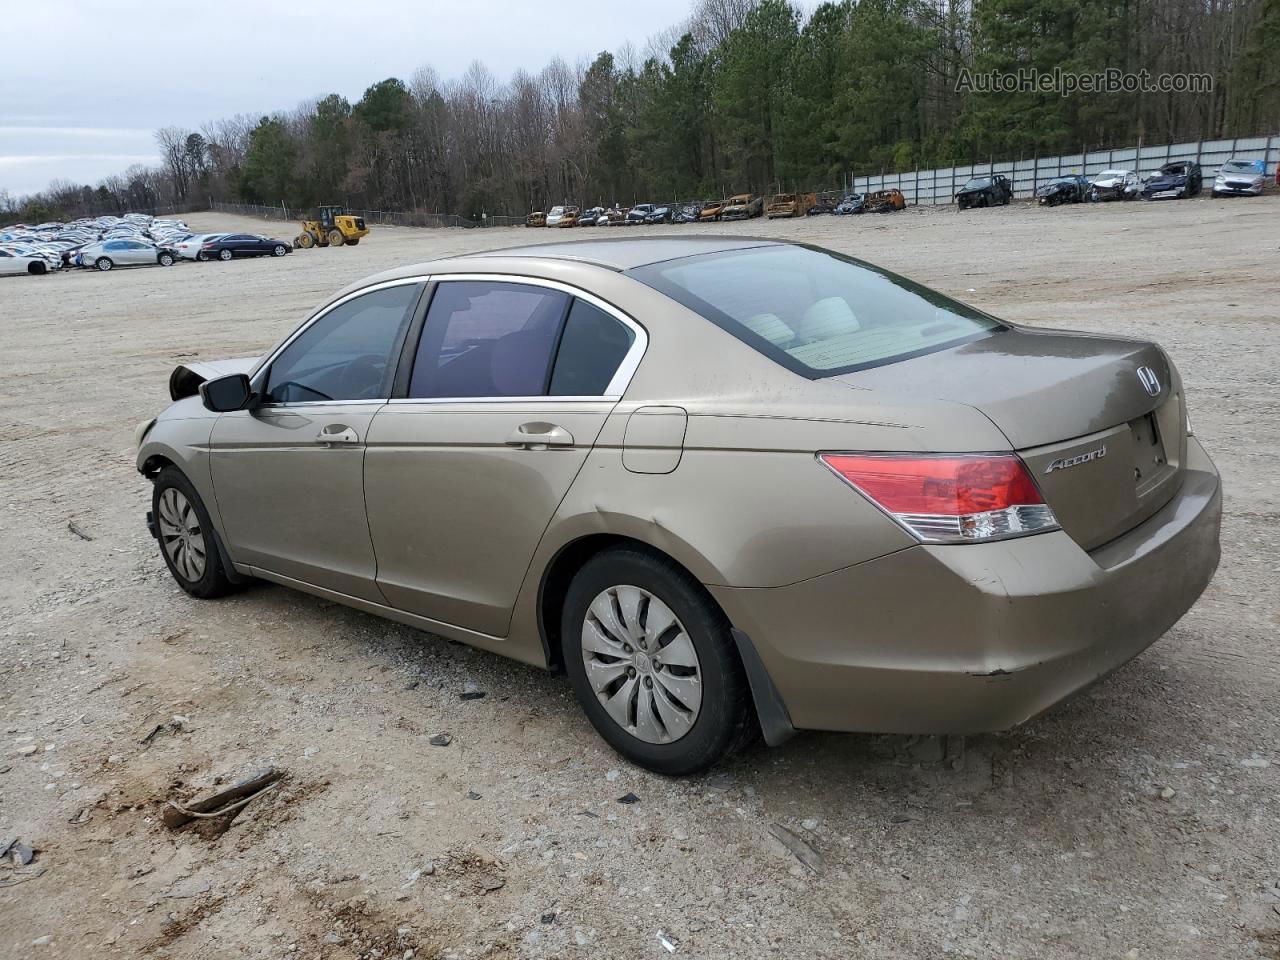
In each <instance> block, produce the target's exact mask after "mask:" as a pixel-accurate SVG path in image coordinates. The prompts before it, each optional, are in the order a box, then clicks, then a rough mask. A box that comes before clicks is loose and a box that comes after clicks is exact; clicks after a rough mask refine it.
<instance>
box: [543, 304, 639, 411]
mask: <svg viewBox="0 0 1280 960" xmlns="http://www.w3.org/2000/svg"><path fill="white" fill-rule="evenodd" d="M635 339H636V335H635V334H634V333H632V331H631V330H630V328H628V327H625V326H623V325H622V324H621V323H619V322H618V321H617V320H615V319H614V318H613V317H611V316H609V314H607V313H605V312H604V311H603V310H601V309H599V308H597V307H593V306H592V305H591V304H589V303H587V302H586V301H584V300H574V302H573V307H572V308H571V309H570V310H569V317H568V319H567V320H566V321H565V325H564V333H563V334H562V335H561V337H560V349H559V351H558V352H557V353H556V365H555V369H554V370H553V371H552V373H551V389H550V390H549V391H548V392H549V393H550V394H551V395H552V396H553V397H599V396H603V395H604V394H605V392H606V391H607V390H608V387H609V382H610V381H611V380H612V379H613V375H614V374H615V373H616V372H617V371H618V367H619V366H621V364H622V360H623V358H624V357H626V355H627V351H629V350H630V349H631V344H632V343H633V342H634V341H635Z"/></svg>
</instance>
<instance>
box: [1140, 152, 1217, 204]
mask: <svg viewBox="0 0 1280 960" xmlns="http://www.w3.org/2000/svg"><path fill="white" fill-rule="evenodd" d="M1203 182H1204V174H1203V173H1201V171H1200V164H1198V163H1194V162H1192V161H1190V160H1179V161H1177V162H1176V163H1166V164H1165V165H1164V166H1163V167H1161V168H1160V171H1159V172H1158V173H1156V174H1154V175H1152V176H1151V177H1150V178H1148V180H1147V182H1146V183H1144V184H1143V185H1142V199H1143V200H1156V199H1159V198H1160V197H1175V198H1177V199H1179V200H1181V199H1183V198H1184V197H1194V196H1195V195H1196V194H1197V193H1199V192H1200V187H1201V184H1202V183H1203Z"/></svg>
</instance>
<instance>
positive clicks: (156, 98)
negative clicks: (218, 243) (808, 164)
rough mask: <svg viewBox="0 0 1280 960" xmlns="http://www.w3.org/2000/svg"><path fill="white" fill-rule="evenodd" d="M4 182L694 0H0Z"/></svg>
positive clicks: (615, 37)
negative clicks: (160, 0)
mask: <svg viewBox="0 0 1280 960" xmlns="http://www.w3.org/2000/svg"><path fill="white" fill-rule="evenodd" d="M0 4H2V5H3V6H4V8H5V11H4V15H3V20H4V32H5V35H6V36H7V37H10V38H13V39H16V40H17V41H18V42H15V43H8V44H5V45H4V49H3V51H0V190H8V191H9V193H11V194H13V195H15V196H20V195H23V194H27V193H31V192H33V191H36V190H42V189H44V188H45V187H46V186H48V184H49V181H50V180H53V179H55V178H59V179H65V180H71V181H74V182H80V183H97V181H98V180H100V179H102V178H103V177H105V176H107V175H109V174H112V173H119V172H121V171H123V170H124V169H125V168H126V167H127V166H129V165H130V164H132V163H154V162H157V160H158V158H157V156H156V149H155V141H154V136H153V135H154V132H155V130H156V128H158V127H164V126H178V127H188V128H192V129H194V128H198V127H199V126H200V125H201V124H203V123H206V122H208V121H210V120H216V119H218V118H219V117H226V116H231V115H234V114H237V113H250V114H255V113H256V114H266V113H271V112H272V111H275V110H287V109H291V108H292V107H294V106H296V105H297V104H298V103H299V102H300V101H302V100H307V99H310V98H313V97H318V96H323V95H324V94H327V93H334V92H336V93H340V94H342V95H344V96H345V97H347V99H349V100H351V101H352V102H354V101H355V100H357V99H359V97H360V95H361V94H362V93H363V92H364V90H365V88H366V87H368V86H369V85H370V84H372V83H375V82H377V81H378V80H383V79H385V78H387V77H400V78H402V79H405V80H408V79H409V77H410V76H412V74H413V72H414V71H415V70H416V69H417V68H418V67H420V66H424V65H427V64H429V65H431V66H433V67H435V69H436V70H437V72H438V73H439V74H440V76H441V77H442V78H444V79H450V78H453V77H457V76H460V75H461V74H462V73H463V71H465V70H466V68H467V65H468V64H469V63H470V62H471V61H472V60H474V59H480V60H483V61H484V62H485V63H486V64H488V66H489V68H490V69H491V70H492V71H493V72H494V73H495V74H496V75H497V76H498V77H499V78H500V79H503V80H505V79H507V78H508V77H509V76H510V75H511V74H512V73H513V72H514V71H515V70H517V69H519V68H521V67H523V68H525V69H528V70H539V69H541V68H542V67H543V66H545V65H546V63H547V61H548V60H550V59H551V58H552V57H553V56H555V55H557V54H558V55H560V56H562V57H564V58H565V59H566V60H567V61H569V62H570V63H571V64H572V63H576V62H577V61H578V60H579V59H584V58H591V57H594V55H595V54H596V53H598V52H599V51H601V50H617V49H618V48H620V47H622V46H623V45H624V44H626V43H627V42H628V41H630V42H631V43H633V44H634V45H635V46H636V47H637V48H639V49H641V50H643V48H644V44H645V40H646V38H647V37H648V36H649V35H650V34H653V33H656V32H658V31H659V30H662V29H664V28H666V27H667V26H669V25H671V24H673V23H675V22H677V21H680V20H683V19H684V18H685V17H686V16H688V13H689V10H690V8H691V6H692V4H691V2H690V0H641V2H636V0H556V2H554V3H545V2H544V3H536V2H529V0H462V2H447V3H442V2H440V0H426V2H423V0H307V2H306V3H301V4H300V3H292V2H275V0H263V2H254V3H249V2H233V3H223V4H211V3H199V2H195V3H192V2H184V3H171V4H157V3H154V2H148V3H142V2H138V0H114V2H112V3H108V4H107V5H106V6H104V5H103V4H102V3H101V2H92V3H90V2H85V0H57V2H45V0H31V2H22V0H0Z"/></svg>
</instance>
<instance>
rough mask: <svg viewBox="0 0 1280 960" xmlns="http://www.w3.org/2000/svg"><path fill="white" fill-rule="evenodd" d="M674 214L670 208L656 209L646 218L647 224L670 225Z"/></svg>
mask: <svg viewBox="0 0 1280 960" xmlns="http://www.w3.org/2000/svg"><path fill="white" fill-rule="evenodd" d="M673 217H674V214H673V213H672V211H671V208H670V207H654V208H653V209H652V210H650V211H649V215H648V216H647V217H645V218H644V222H645V223H670V222H671V221H672V218H673Z"/></svg>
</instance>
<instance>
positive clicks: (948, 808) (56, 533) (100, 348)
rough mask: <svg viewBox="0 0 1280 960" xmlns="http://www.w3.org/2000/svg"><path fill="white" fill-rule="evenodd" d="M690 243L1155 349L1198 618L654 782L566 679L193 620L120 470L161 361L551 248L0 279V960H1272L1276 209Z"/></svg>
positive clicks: (305, 611)
mask: <svg viewBox="0 0 1280 960" xmlns="http://www.w3.org/2000/svg"><path fill="white" fill-rule="evenodd" d="M188 220H189V222H190V223H191V225H192V226H193V227H196V228H207V229H217V228H222V229H233V228H234V229H256V230H265V231H267V232H273V233H275V234H276V235H281V236H286V237H287V236H290V235H291V234H292V233H293V232H294V231H293V230H292V229H291V228H290V227H289V226H288V225H283V224H263V223H257V222H252V221H245V220H240V219H233V218H229V217H225V216H217V215H193V216H190V217H188ZM637 229H644V228H637ZM650 229H672V230H682V231H686V232H691V231H694V230H699V229H703V228H701V227H672V228H650ZM715 229H717V230H719V231H721V232H725V233H736V232H741V233H749V234H769V235H777V236H780V237H786V238H795V239H802V240H807V241H812V242H815V243H819V244H824V245H827V246H830V247H832V248H835V249H837V250H841V251H844V252H848V253H852V254H855V255H858V256H862V257H865V258H867V259H870V260H872V261H874V262H877V263H879V264H882V265H884V266H887V267H889V268H891V269H894V270H897V271H899V272H902V273H905V274H907V275H909V276H911V277H913V278H915V279H918V280H920V281H923V282H925V283H927V284H930V285H932V286H935V287H937V288H940V289H941V290H943V291H945V292H947V293H949V294H953V295H956V296H958V297H960V298H962V299H965V300H968V301H971V302H973V303H975V304H976V305H978V306H981V307H983V308H986V309H988V310H991V311H993V312H995V313H996V314H998V315H1002V316H1004V317H1007V318H1009V319H1012V320H1017V321H1022V322H1027V323H1032V324H1040V325H1052V326H1064V327H1076V328H1084V329H1089V330H1105V331H1114V332H1118V333H1121V334H1128V335H1137V336H1144V337H1152V338H1155V339H1157V340H1159V341H1160V342H1161V343H1162V344H1163V345H1164V346H1165V347H1166V348H1167V349H1168V351H1169V352H1170V354H1171V355H1172V356H1173V358H1174V360H1175V361H1176V362H1177V363H1178V364H1179V366H1180V367H1181V369H1182V372H1183V375H1184V377H1185V380H1186V384H1187V392H1188V396H1189V402H1190V406H1191V411H1192V418H1193V422H1194V427H1195V431H1196V433H1197V434H1198V435H1199V436H1200V437H1201V438H1202V439H1203V442H1204V444H1205V446H1206V447H1207V448H1208V450H1209V451H1210V453H1211V455H1212V456H1214V457H1215V459H1216V461H1217V463H1218V465H1219V467H1220V468H1221V470H1222V473H1223V477H1224V482H1225V490H1226V518H1225V523H1224V528H1223V534H1222V537H1223V559H1222V566H1221V568H1220V570H1219V572H1218V575H1217V578H1216V580H1215V581H1214V582H1213V584H1212V585H1211V586H1210V588H1209V590H1208V592H1207V593H1206V594H1205V595H1204V596H1203V597H1202V598H1201V599H1200V601H1199V602H1198V603H1197V604H1196V606H1195V607H1194V609H1192V611H1191V612H1190V613H1189V614H1188V615H1187V616H1186V617H1185V618H1184V619H1183V620H1182V622H1181V623H1179V624H1178V625H1177V626H1176V627H1175V628H1174V629H1173V630H1172V631H1170V633H1169V634H1168V636H1166V637H1165V638H1164V639H1163V640H1162V641H1161V642H1159V643H1158V644H1156V645H1155V646H1154V647H1153V648H1152V649H1151V650H1149V651H1148V652H1147V653H1145V654H1144V655H1142V656H1141V657H1139V658H1138V659H1137V660H1136V661H1134V662H1133V663H1132V664H1130V665H1129V666H1127V667H1125V668H1124V669H1122V670H1121V671H1119V672H1118V673H1116V674H1115V675H1113V676H1112V677H1110V678H1108V679H1107V680H1105V681H1104V682H1102V683H1100V684H1098V685H1097V686H1095V687H1094V688H1092V689H1091V690H1089V691H1088V692H1086V693H1085V694H1083V695H1082V696H1080V697H1079V698H1077V699H1075V700H1073V701H1071V702H1069V703H1067V704H1065V705H1063V706H1061V707H1060V708H1058V709H1056V710H1055V711H1052V712H1051V713H1050V714H1049V715H1048V716H1045V717H1044V718H1042V719H1040V720H1038V721H1036V722H1034V723H1032V724H1029V725H1026V726H1024V727H1022V728H1020V729H1017V730H1014V731H1012V732H1010V733H1006V734H1003V735H999V736H985V737H971V738H969V739H968V740H967V741H966V742H965V743H963V744H960V743H951V744H944V743H942V742H940V741H938V740H936V739H909V738H902V737H871V736H844V735H828V734H803V735H801V736H799V737H797V738H796V739H794V740H792V741H791V742H790V743H788V744H787V745H785V746H783V747H781V748H778V749H772V750H771V749H769V748H766V747H764V746H759V747H757V748H755V749H754V750H752V751H751V752H749V753H748V754H747V755H745V756H743V757H741V758H739V759H738V760H736V761H735V762H734V763H732V764H731V765H730V766H728V767H726V768H723V769H719V770H716V771H714V772H712V773H711V774H708V775H705V776H700V777H694V778H690V779H684V780H667V779H663V778H661V777H657V776H654V775H650V774H647V773H644V772H642V771H640V770H637V769H634V768H632V767H629V766H628V765H626V764H625V763H623V762H622V761H621V760H620V759H619V758H618V757H617V756H616V755H614V754H612V753H611V752H610V751H609V749H608V748H607V747H606V746H605V745H604V744H603V742H602V741H600V740H599V739H598V738H597V737H596V735H595V734H594V733H593V731H592V730H591V728H590V727H589V726H588V724H587V722H586V720H585V719H584V717H583V716H582V714H581V713H580V712H579V710H578V708H577V706H576V704H575V702H574V701H573V699H572V696H571V693H570V690H569V686H568V684H567V682H565V681H564V680H563V679H562V678H557V677H553V676H549V675H545V674H543V673H541V672H539V671H537V670H533V669H530V668H528V667H524V666H521V665H519V664H515V663H512V662H508V661H504V660H502V659H499V658H498V657H496V656H493V655H489V654H484V653H480V652H478V651H474V650H471V649H469V648H467V647H464V646H460V645H457V644H452V643H448V642H445V641H443V640H441V639H439V638H435V637H431V636H428V635H424V634H421V633H416V632H414V631H412V630H409V629H407V628H404V627H400V626H397V625H394V624H390V623H386V622H383V621H381V620H378V619H375V618H373V617H370V616H366V615H364V614H361V613H357V612H354V611H351V610H348V609H345V608H342V607H339V606H335V605H333V604H331V603H327V602H324V601H320V600H317V599H314V598H311V597H308V596H303V595H301V594H298V593H294V592H291V591H289V590H287V589H284V588H280V587H274V586H265V585H264V586H258V587H254V588H251V589H249V590H247V591H245V592H243V593H240V594H238V595H236V596H234V597H232V598H229V599H226V600H222V601H218V602H200V601H196V600H192V599H190V598H188V597H187V596H186V595H185V594H183V593H182V592H181V591H180V590H178V588H177V587H176V586H175V585H174V583H173V582H172V581H171V579H170V577H169V575H168V573H167V572H166V570H165V568H164V565H163V563H162V562H161V559H160V556H159V553H158V551H157V548H156V546H155V544H154V542H153V541H152V540H151V539H150V537H149V536H148V535H147V532H146V530H145V528H144V526H143V522H142V521H143V514H144V512H145V511H146V509H147V508H148V505H149V495H150V494H149V488H148V484H147V483H146V482H145V481H144V480H143V479H142V478H141V477H139V476H138V475H137V474H136V473H135V472H134V469H133V428H134V426H135V425H136V424H137V423H138V422H139V421H140V420H143V419H145V418H148V417H150V416H152V415H154V414H155V413H156V412H157V411H159V410H160V409H161V408H162V407H163V406H164V405H165V404H166V403H167V393H166V380H167V376H168V374H169V371H170V370H171V369H172V368H173V366H174V365H175V363H177V362H180V361H181V360H182V359H184V358H189V357H193V356H198V357H201V358H207V359H215V358H220V357H232V356H244V355H251V354H257V353H259V352H261V351H263V350H264V349H265V348H267V347H268V346H269V345H270V344H271V343H272V342H273V341H275V340H276V339H277V338H278V337H280V336H281V335H283V334H284V333H285V332H286V331H288V330H289V329H290V328H291V327H293V326H294V325H295V324H296V323H297V322H298V321H299V320H300V319H301V318H302V317H304V316H305V315H306V314H307V312H308V311H309V310H310V309H311V308H312V307H313V306H314V305H315V304H316V303H318V302H319V301H320V300H322V299H323V298H324V297H326V296H327V295H328V294H329V293H330V292H332V291H334V290H336V289H337V288H339V287H341V286H343V285H344V284H346V283H347V282H348V281H351V280H354V279H357V278H359V277H362V276H364V275H367V274H369V273H372V272H375V271H377V270H381V269H383V268H386V267H390V266H393V265H398V264H403V263H411V262H415V261H424V260H429V259H432V258H434V257H437V256H440V255H442V254H452V253H459V252H465V251H470V250H477V249H481V248H486V247H498V246H505V245H512V244H517V243H525V242H531V241H546V240H550V239H556V240H560V239H567V238H568V237H575V236H583V235H584V234H582V233H577V234H567V235H566V234H564V233H560V232H556V231H532V230H523V229H505V230H497V229H495V230H484V231H482V230H435V231H432V230H406V229H378V230H375V232H374V233H373V234H372V235H371V236H370V237H369V238H368V239H367V240H366V241H365V242H364V243H362V244H361V245H360V246H359V247H358V248H355V249H344V250H312V251H299V252H298V253H296V254H294V255H292V256H290V257H288V258H286V259H284V260H270V259H267V260H258V261H247V262H236V263H231V264H222V263H209V264H182V265H179V266H177V267H174V268H172V269H169V270H165V269H160V268H143V269H135V270H119V271H114V272H112V273H110V274H98V273H94V272H88V271H81V272H74V273H71V274H69V275H58V276H50V277H46V278H34V277H19V278H14V279H11V280H4V281H2V282H0V330H2V332H3V335H2V336H0V344H3V347H2V350H0V504H2V505H3V514H0V516H2V517H3V520H2V521H0V671H2V675H3V684H2V685H0V834H3V836H2V837H0V844H5V843H7V841H8V840H9V839H11V838H14V837H16V838H20V839H21V840H22V841H23V842H24V843H28V844H30V845H31V846H32V847H34V848H35V850H36V853H35V858H34V860H33V861H32V863H31V864H29V865H28V866H25V867H21V868H0V955H3V956H6V957H33V958H39V957H67V958H71V957H76V958H82V957H171V958H193V960H195V958H199V960H214V958H223V957H254V958H267V957H296V958H299V960H301V958H307V960H310V958H316V957H323V958H345V957H381V958H406V957H419V958H430V957H448V958H481V957H489V958H514V957H531V958H533V957H561V958H593V960H594V958H631V957H640V958H644V957H661V956H669V955H670V953H669V948H668V947H667V946H665V945H664V944H663V942H662V939H661V938H663V937H665V938H667V940H668V941H669V943H670V944H671V947H673V948H674V951H675V953H676V954H677V955H679V956H688V957H706V958H719V957H738V958H754V957H762V956H777V957H784V958H809V957H821V958H850V957H859V958H860V957H866V958H877V960H879V958H912V960H914V958H936V957H944V956H962V957H984V958H1078V957H1088V958H1111V957H1115V958H1144V960H1145V958H1153V960H1154V958H1160V960H1168V958H1227V957H1232V958H1235V957H1277V956H1280V661H1278V658H1277V637H1278V635H1280V575H1278V574H1280V538H1278V537H1277V532H1278V531H1280V522H1278V518H1280V467H1278V466H1277V457H1278V456H1280V400H1278V394H1280V391H1278V389H1277V387H1278V385H1280V271H1277V266H1276V265H1277V256H1276V255H1277V246H1278V241H1280V197H1277V196H1270V197H1265V198H1261V199H1258V200H1219V201H1211V200H1207V199H1205V200H1190V201H1180V202H1168V203H1163V204H1138V203H1132V204H1106V205H1090V206H1083V207H1074V208H1065V209H1055V210H1042V209H1037V208H1035V207H1030V206H1027V205H1014V206H1011V207H1009V208H1005V209H994V210H977V211H970V212H967V213H964V214H958V213H956V212H954V211H953V210H948V209H910V210H907V211H905V212H902V213H899V214H894V215H892V216H863V217H857V218H852V217H851V218H833V217H825V218H813V219H808V220H801V221H780V222H775V223H766V222H763V221H755V222H750V223H746V224H726V225H723V226H719V225H717V226H716V227H715ZM602 232H603V231H602ZM616 232H617V231H611V235H612V234H613V233H616ZM587 235H590V234H587ZM468 685H473V686H468ZM465 690H478V691H484V692H485V693H486V694H487V695H486V696H485V697H483V698H480V699H465V700H464V699H462V697H461V694H462V693H463V692H464V691H465ZM175 717H176V718H179V719H177V720H175V719H174V718H175ZM157 727H160V730H159V731H158V732H156V733H155V735H154V736H151V737H150V738H149V739H148V734H151V733H152V732H153V731H155V730H156V728H157ZM446 731H447V732H448V733H450V734H451V735H452V743H451V744H450V745H449V746H446V747H438V746H431V745H429V742H428V740H429V738H430V737H431V736H432V735H434V734H437V733H441V732H446ZM947 747H949V749H944V748H947ZM961 747H963V749H961ZM266 764H274V765H276V766H277V767H280V768H283V769H285V770H287V771H288V774H289V778H288V779H287V780H286V781H285V782H284V784H283V786H281V787H280V788H278V789H277V790H275V791H274V792H272V793H269V794H267V795H265V796H263V797H262V798H260V799H258V800H255V801H254V802H253V803H252V804H250V805H249V806H248V807H247V808H246V809H245V810H244V811H243V813H242V814H241V815H240V816H239V817H238V818H237V819H236V820H235V821H234V823H233V824H232V826H231V827H230V828H229V829H228V830H226V832H224V833H221V834H219V833H218V830H217V828H216V824H213V823H212V822H210V823H206V824H201V825H200V826H199V828H198V829H191V828H186V829H184V830H180V831H173V830H169V829H167V828H166V827H164V826H163V825H161V823H160V815H161V812H162V808H163V802H164V800H165V799H166V798H173V799H177V800H179V801H184V800H188V799H190V798H192V797H194V796H196V795H197V794H200V793H202V792H206V791H207V790H208V789H209V787H210V786H211V785H212V784H214V783H215V782H216V781H217V780H218V778H223V780H224V781H225V780H228V779H234V778H236V777H237V776H239V775H241V774H243V773H245V772H248V771H251V770H253V769H255V768H258V767H261V766H263V765H266ZM628 793H631V794H634V795H635V796H636V797H638V798H639V799H638V801H637V802H635V803H630V804H626V803H620V802H619V798H621V797H623V796H624V795H626V794H628ZM774 825H781V826H783V827H785V828H787V829H788V830H790V831H792V832H793V833H794V834H795V835H798V836H801V837H803V838H804V839H805V840H806V841H807V842H808V844H810V845H811V847H812V848H813V850H815V851H816V853H817V855H818V856H819V857H820V862H815V864H814V865H815V867H816V869H810V868H809V867H807V866H805V865H803V864H802V863H801V862H800V861H799V860H798V859H797V857H796V856H794V855H793V854H792V853H791V852H789V851H788V849H787V848H786V847H784V846H783V845H782V844H781V843H780V842H779V841H778V840H777V839H775V838H774V836H773V834H771V828H772V827H774Z"/></svg>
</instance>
